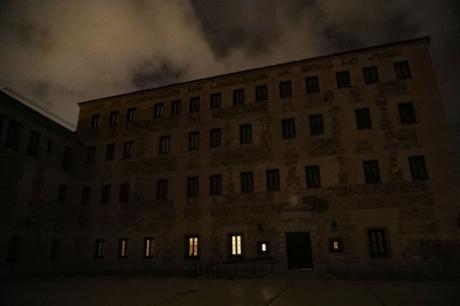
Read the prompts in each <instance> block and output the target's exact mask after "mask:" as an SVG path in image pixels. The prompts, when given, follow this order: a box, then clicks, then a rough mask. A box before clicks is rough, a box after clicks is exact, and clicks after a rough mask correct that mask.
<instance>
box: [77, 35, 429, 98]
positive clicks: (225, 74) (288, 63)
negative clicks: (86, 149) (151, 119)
mask: <svg viewBox="0 0 460 306" xmlns="http://www.w3.org/2000/svg"><path fill="white" fill-rule="evenodd" d="M419 42H420V43H421V42H424V43H426V44H428V45H429V44H430V42H431V38H430V36H423V37H418V38H413V39H408V40H402V41H397V42H391V43H386V44H382V45H376V46H371V47H365V48H360V49H353V50H348V51H341V52H336V53H330V54H326V55H320V56H316V57H310V58H304V59H300V60H294V61H289V62H283V63H278V64H273V65H268V66H262V67H256V68H251V69H246V70H240V71H235V72H230V73H224V74H218V75H213V76H209V77H204V78H200V79H194V80H189V81H184V82H179V83H173V84H168V85H164V86H159V87H153V88H147V89H142V90H136V91H131V92H127V93H122V94H117V95H113V96H107V97H102V98H97V99H92V100H87V101H82V102H78V105H81V104H86V103H91V102H97V101H102V100H106V99H110V98H115V97H122V96H129V95H132V94H136V93H141V92H147V91H152V90H159V89H166V88H170V87H175V86H180V85H186V84H192V83H197V82H203V81H208V80H212V79H215V78H222V77H228V76H233V75H237V74H241V73H248V72H253V71H257V70H263V69H270V68H275V67H281V66H286V65H292V64H298V63H302V62H309V61H314V60H320V59H324V58H327V57H333V56H342V55H347V54H352V53H360V52H365V51H369V50H375V49H382V48H388V47H393V46H397V45H406V44H414V43H419Z"/></svg>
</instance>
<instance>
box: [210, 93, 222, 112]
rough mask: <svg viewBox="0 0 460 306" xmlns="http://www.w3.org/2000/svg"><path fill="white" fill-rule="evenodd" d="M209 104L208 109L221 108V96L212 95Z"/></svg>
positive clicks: (219, 94)
mask: <svg viewBox="0 0 460 306" xmlns="http://www.w3.org/2000/svg"><path fill="white" fill-rule="evenodd" d="M210 98H211V103H210V105H209V107H210V108H211V109H217V108H221V105H222V95H221V93H220V92H219V93H213V94H211V97H210Z"/></svg>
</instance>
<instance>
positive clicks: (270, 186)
mask: <svg viewBox="0 0 460 306" xmlns="http://www.w3.org/2000/svg"><path fill="white" fill-rule="evenodd" d="M265 177H266V183H267V191H280V190H281V182H280V170H279V169H267V170H265Z"/></svg>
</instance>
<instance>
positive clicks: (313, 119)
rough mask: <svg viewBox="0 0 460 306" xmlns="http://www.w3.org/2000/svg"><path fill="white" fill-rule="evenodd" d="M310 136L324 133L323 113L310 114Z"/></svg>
mask: <svg viewBox="0 0 460 306" xmlns="http://www.w3.org/2000/svg"><path fill="white" fill-rule="evenodd" d="M308 124H309V128H310V136H319V135H324V118H323V114H313V115H309V116H308Z"/></svg>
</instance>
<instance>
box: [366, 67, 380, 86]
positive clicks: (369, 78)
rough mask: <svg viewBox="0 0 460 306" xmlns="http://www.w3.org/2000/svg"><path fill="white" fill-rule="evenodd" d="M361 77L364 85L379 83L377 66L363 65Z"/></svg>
mask: <svg viewBox="0 0 460 306" xmlns="http://www.w3.org/2000/svg"><path fill="white" fill-rule="evenodd" d="M363 77H364V83H365V84H366V85H370V84H377V83H379V82H380V78H379V71H378V68H377V66H367V67H363Z"/></svg>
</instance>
